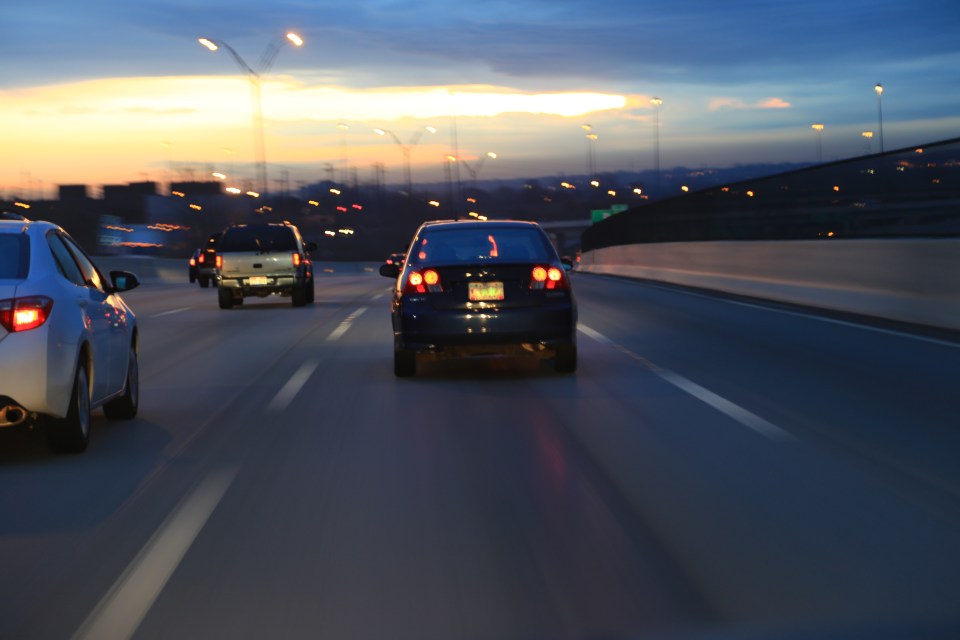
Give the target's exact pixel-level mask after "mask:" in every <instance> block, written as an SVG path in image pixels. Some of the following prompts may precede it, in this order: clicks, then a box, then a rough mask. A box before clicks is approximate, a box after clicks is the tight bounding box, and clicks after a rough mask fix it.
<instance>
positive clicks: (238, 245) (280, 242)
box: [218, 224, 297, 253]
mask: <svg viewBox="0 0 960 640" xmlns="http://www.w3.org/2000/svg"><path fill="white" fill-rule="evenodd" d="M218 250H219V251H220V253H225V252H229V251H243V252H256V253H271V252H274V251H296V250H297V241H296V239H295V238H294V235H293V231H292V230H291V229H290V227H288V226H285V225H270V224H264V225H259V224H258V225H246V226H240V227H230V228H229V229H227V230H226V231H225V232H224V234H223V237H222V238H221V239H220V245H219V247H218Z"/></svg>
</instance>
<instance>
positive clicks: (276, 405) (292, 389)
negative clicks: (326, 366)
mask: <svg viewBox="0 0 960 640" xmlns="http://www.w3.org/2000/svg"><path fill="white" fill-rule="evenodd" d="M318 364H319V363H318V362H316V361H315V360H311V361H309V362H304V363H303V364H302V365H300V368H299V369H297V370H296V372H295V373H294V374H293V375H292V376H290V379H289V380H287V383H286V384H285V385H283V387H281V388H280V391H278V392H277V395H275V396H274V397H273V400H271V401H270V404H268V405H267V411H283V410H284V409H286V408H287V407H288V406H289V405H290V403H291V402H293V399H294V398H295V397H296V396H297V394H298V393H300V389H302V388H303V385H305V384H306V383H307V380H309V379H310V376H311V375H313V372H314V371H315V370H316V368H317V365H318Z"/></svg>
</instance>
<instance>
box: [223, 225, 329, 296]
mask: <svg viewBox="0 0 960 640" xmlns="http://www.w3.org/2000/svg"><path fill="white" fill-rule="evenodd" d="M316 248H317V246H316V244H314V243H313V242H304V241H303V238H302V237H301V236H300V231H299V230H298V229H297V228H296V227H295V226H294V225H292V224H290V223H289V222H282V223H279V222H278V223H274V222H264V223H257V224H235V225H232V226H230V227H227V228H226V229H225V230H224V232H223V236H222V237H221V238H220V244H219V247H218V254H217V265H218V267H219V273H220V281H219V286H218V298H219V301H220V308H221V309H230V308H231V307H233V306H234V305H240V304H243V299H244V298H248V297H251V296H257V297H260V298H265V297H267V296H271V295H279V296H287V297H290V298H291V300H292V301H293V306H295V307H302V306H303V305H305V304H307V303H310V302H313V295H314V294H313V264H312V263H311V262H310V251H315V250H316Z"/></svg>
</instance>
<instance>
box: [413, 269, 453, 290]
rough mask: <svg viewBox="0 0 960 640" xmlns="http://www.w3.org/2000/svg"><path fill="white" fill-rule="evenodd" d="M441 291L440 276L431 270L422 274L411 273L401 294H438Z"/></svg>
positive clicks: (417, 272)
mask: <svg viewBox="0 0 960 640" xmlns="http://www.w3.org/2000/svg"><path fill="white" fill-rule="evenodd" d="M442 291H443V286H442V285H441V284H440V274H439V273H437V272H436V271H434V270H433V269H427V270H426V271H424V272H423V273H420V272H419V271H411V272H410V275H408V276H407V282H406V284H405V285H404V287H403V293H428V292H429V293H440V292H442Z"/></svg>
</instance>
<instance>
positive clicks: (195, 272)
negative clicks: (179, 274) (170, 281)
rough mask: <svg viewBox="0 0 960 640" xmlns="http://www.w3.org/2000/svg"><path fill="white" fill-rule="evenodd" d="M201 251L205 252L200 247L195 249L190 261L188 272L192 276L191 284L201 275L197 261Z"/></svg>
mask: <svg viewBox="0 0 960 640" xmlns="http://www.w3.org/2000/svg"><path fill="white" fill-rule="evenodd" d="M201 253H203V252H202V251H201V250H200V249H194V250H193V254H192V255H191V256H190V260H189V262H188V265H189V267H188V269H187V274H188V277H189V278H190V284H193V283H194V282H196V281H197V278H198V277H200V267H199V265H198V263H197V260H198V258H199V257H200V254H201Z"/></svg>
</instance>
